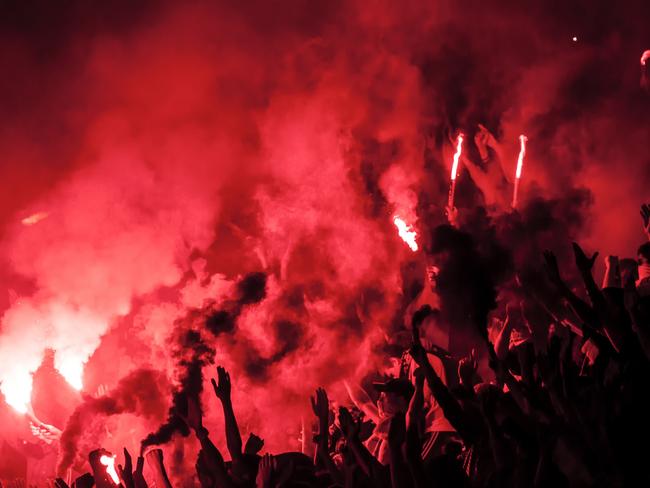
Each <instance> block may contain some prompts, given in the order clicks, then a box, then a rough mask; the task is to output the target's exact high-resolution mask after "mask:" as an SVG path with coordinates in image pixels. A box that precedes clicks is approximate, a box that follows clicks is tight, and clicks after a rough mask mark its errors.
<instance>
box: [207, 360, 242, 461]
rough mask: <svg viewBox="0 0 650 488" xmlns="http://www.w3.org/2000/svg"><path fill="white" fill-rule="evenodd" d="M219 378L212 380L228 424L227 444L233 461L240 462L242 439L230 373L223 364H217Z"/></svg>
mask: <svg viewBox="0 0 650 488" xmlns="http://www.w3.org/2000/svg"><path fill="white" fill-rule="evenodd" d="M217 380H218V382H217ZM217 380H215V379H214V378H212V380H211V382H212V388H213V389H214V394H215V395H216V396H217V398H218V399H219V400H220V401H221V406H222V407H223V418H224V420H225V424H226V446H228V452H230V457H231V458H232V461H233V463H239V462H241V460H242V441H241V435H240V434H239V426H238V425H237V419H236V418H235V411H234V409H233V406H232V398H231V390H232V387H231V383H230V374H229V373H228V372H227V371H226V370H225V369H224V368H223V367H221V366H217Z"/></svg>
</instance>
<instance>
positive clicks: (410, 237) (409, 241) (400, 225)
mask: <svg viewBox="0 0 650 488" xmlns="http://www.w3.org/2000/svg"><path fill="white" fill-rule="evenodd" d="M393 222H394V223H395V227H397V233H398V234H399V236H400V237H401V238H402V240H403V241H404V242H405V243H406V245H407V246H408V247H410V248H411V251H413V252H415V251H417V250H418V243H417V240H416V239H417V236H418V233H417V232H416V231H414V230H413V228H412V227H411V226H410V225H408V224H407V223H406V222H404V221H403V220H402V219H401V218H399V217H397V216H395V217H393Z"/></svg>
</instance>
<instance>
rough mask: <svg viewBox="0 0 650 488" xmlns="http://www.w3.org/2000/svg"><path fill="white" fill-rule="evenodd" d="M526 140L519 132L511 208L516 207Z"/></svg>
mask: <svg viewBox="0 0 650 488" xmlns="http://www.w3.org/2000/svg"><path fill="white" fill-rule="evenodd" d="M526 141H528V137H526V136H525V135H523V134H521V135H520V136H519V156H518V157H517V169H516V170H515V189H514V191H513V193H512V208H516V207H517V198H518V196H519V180H521V170H522V169H523V167H524V158H525V157H526Z"/></svg>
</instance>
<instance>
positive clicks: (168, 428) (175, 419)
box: [142, 319, 215, 450]
mask: <svg viewBox="0 0 650 488" xmlns="http://www.w3.org/2000/svg"><path fill="white" fill-rule="evenodd" d="M186 320H187V319H183V320H181V321H180V322H181V323H185V321H186ZM172 354H173V355H174V356H175V357H177V358H178V363H177V371H178V386H177V388H176V389H175V390H174V391H173V393H172V404H171V406H170V408H169V412H168V414H167V420H166V421H165V422H164V423H163V424H162V425H161V426H160V427H159V428H158V430H156V431H155V432H152V433H150V434H149V435H148V436H147V437H146V438H145V439H144V440H143V441H142V450H144V449H145V448H146V447H148V446H151V445H158V444H165V443H167V442H169V441H170V440H171V439H172V437H173V435H174V434H175V433H178V434H180V435H182V436H183V437H187V436H188V435H189V433H190V432H189V429H188V427H187V425H186V424H185V422H184V420H183V419H182V417H181V416H180V415H179V413H180V414H182V415H185V414H187V401H188V399H190V398H193V399H196V400H197V401H198V400H199V399H200V396H201V392H202V391H203V367H204V366H207V365H209V364H213V363H214V355H215V350H214V349H213V348H212V347H211V346H209V345H207V344H206V343H205V342H204V340H203V338H202V337H201V333H200V332H198V331H196V330H192V329H190V330H184V331H181V332H180V337H179V338H178V341H177V343H176V345H175V350H174V351H173V353H172Z"/></svg>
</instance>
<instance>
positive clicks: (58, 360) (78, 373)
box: [54, 354, 84, 391]
mask: <svg viewBox="0 0 650 488" xmlns="http://www.w3.org/2000/svg"><path fill="white" fill-rule="evenodd" d="M54 365H55V367H56V370H57V371H58V372H59V373H61V376H63V377H64V378H65V380H66V381H67V382H68V384H69V385H70V386H71V387H72V388H74V389H75V390H77V391H81V389H82V388H83V374H84V363H83V361H82V360H79V359H75V358H72V357H67V356H65V355H62V354H61V355H56V356H55V358H54Z"/></svg>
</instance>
